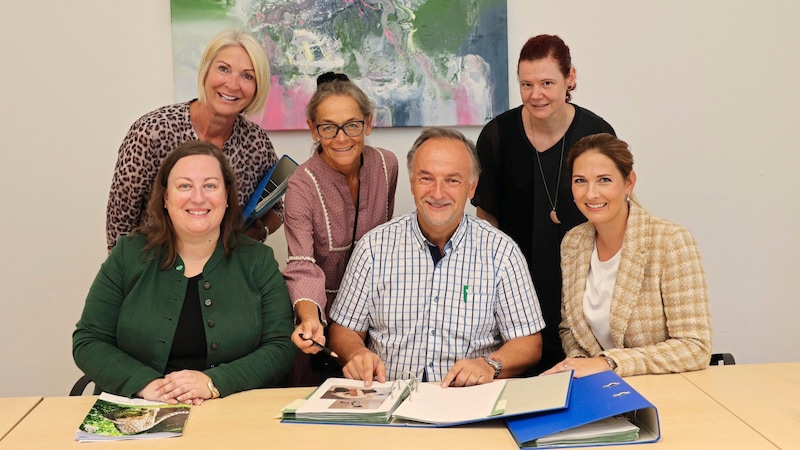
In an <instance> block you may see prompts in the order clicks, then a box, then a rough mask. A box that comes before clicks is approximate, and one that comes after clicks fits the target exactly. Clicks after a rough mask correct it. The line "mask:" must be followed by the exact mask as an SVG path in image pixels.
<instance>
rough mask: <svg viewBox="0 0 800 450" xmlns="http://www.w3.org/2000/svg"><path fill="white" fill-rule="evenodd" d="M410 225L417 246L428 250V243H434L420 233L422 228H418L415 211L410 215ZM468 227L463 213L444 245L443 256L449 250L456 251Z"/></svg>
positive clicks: (461, 243) (447, 253)
mask: <svg viewBox="0 0 800 450" xmlns="http://www.w3.org/2000/svg"><path fill="white" fill-rule="evenodd" d="M412 221H413V223H412V225H411V231H412V233H413V234H414V236H415V237H416V239H417V242H418V243H419V246H420V248H421V249H422V250H425V251H426V252H427V251H428V246H429V245H435V244H434V243H433V242H431V241H429V240H428V238H426V237H425V235H423V234H422V230H421V229H420V228H419V218H418V217H417V212H416V211H414V213H413V217H412ZM468 228H469V222H468V220H467V215H466V214H463V215H462V217H461V223H459V224H458V228H456V232H455V233H453V235H452V236H450V239H449V240H448V241H447V243H446V244H445V245H444V256H445V257H446V256H447V255H449V254H450V251H451V250H454V251H457V250H458V249H459V248H460V247H461V246H462V245H463V243H464V237H465V236H466V235H467V229H468Z"/></svg>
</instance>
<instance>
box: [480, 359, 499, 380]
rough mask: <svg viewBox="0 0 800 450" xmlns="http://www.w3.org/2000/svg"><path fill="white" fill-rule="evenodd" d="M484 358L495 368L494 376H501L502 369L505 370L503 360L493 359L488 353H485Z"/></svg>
mask: <svg viewBox="0 0 800 450" xmlns="http://www.w3.org/2000/svg"><path fill="white" fill-rule="evenodd" d="M482 358H483V360H484V361H486V364H489V365H490V366H492V368H493V369H494V377H495V378H497V377H499V376H500V371H501V370H503V361H500V360H499V359H492V358H490V357H488V356H487V355H483V356H482Z"/></svg>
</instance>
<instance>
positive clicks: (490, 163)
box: [472, 35, 614, 374]
mask: <svg viewBox="0 0 800 450" xmlns="http://www.w3.org/2000/svg"><path fill="white" fill-rule="evenodd" d="M517 77H518V79H519V90H520V96H521V97H522V105H521V106H519V107H517V108H514V109H511V110H509V111H506V112H505V113H503V114H501V115H499V116H497V117H496V118H494V119H493V120H492V121H491V122H489V123H488V124H486V126H485V127H484V128H483V130H482V131H481V134H480V136H479V137H478V141H477V143H476V145H477V148H478V155H479V157H480V161H481V167H482V172H481V176H480V180H479V182H478V188H477V191H476V193H475V197H474V198H473V200H472V203H473V204H474V205H475V206H476V207H477V215H478V217H481V218H483V219H486V220H488V221H489V222H491V223H492V224H493V225H494V226H496V227H498V228H500V229H501V230H503V231H504V232H506V233H507V234H508V235H509V236H511V237H512V238H513V239H514V240H515V241H516V242H517V244H518V245H519V246H520V248H521V249H522V252H523V254H524V255H525V258H526V259H527V261H528V267H529V269H530V272H531V277H532V278H533V283H534V286H535V287H536V294H537V296H538V298H539V302H540V304H541V307H542V313H543V314H544V319H545V323H546V327H545V329H544V331H543V333H542V337H543V345H544V347H543V351H542V359H541V361H540V362H539V363H538V364H537V365H536V366H535V367H533V368H532V369H531V372H530V373H531V374H538V373H541V372H542V371H544V370H546V369H548V368H550V367H552V366H553V364H555V363H557V362H558V361H561V360H562V359H564V352H563V350H562V348H561V341H560V340H559V337H558V324H559V323H560V322H561V270H560V256H559V246H560V243H561V239H562V238H563V237H564V234H566V232H567V231H569V230H570V229H571V228H572V227H574V226H575V225H578V224H579V223H583V222H585V221H586V218H585V217H583V215H582V214H581V213H580V211H578V209H577V207H576V206H575V203H574V202H573V198H572V192H571V190H570V179H569V173H568V172H567V167H566V164H564V161H565V160H566V157H567V153H569V149H570V148H571V147H572V145H573V144H574V143H575V142H577V141H578V140H579V139H580V138H582V137H584V136H587V135H590V134H595V133H601V132H605V133H611V134H614V129H613V128H612V127H611V125H609V124H608V123H607V122H606V121H605V120H603V119H602V118H601V117H599V116H597V115H596V114H594V113H593V112H591V111H589V110H587V109H584V108H581V107H580V106H578V105H575V104H573V103H570V100H571V99H572V95H571V91H573V90H575V87H576V78H575V68H574V67H573V66H572V58H571V56H570V53H569V47H567V45H566V44H565V43H564V41H562V40H561V38H559V37H558V36H550V35H539V36H535V37H533V38H531V39H529V40H528V42H526V43H525V45H524V46H523V47H522V50H521V51H520V56H519V62H518V64H517Z"/></svg>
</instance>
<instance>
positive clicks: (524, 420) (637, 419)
mask: <svg viewBox="0 0 800 450" xmlns="http://www.w3.org/2000/svg"><path fill="white" fill-rule="evenodd" d="M618 415H626V416H627V417H628V418H629V419H630V420H631V422H633V424H634V425H636V426H638V427H639V428H640V430H639V438H638V439H637V440H635V441H631V442H621V443H613V444H591V445H620V444H626V443H627V444H639V443H645V442H656V441H658V440H659V439H660V438H661V427H660V424H659V420H658V410H657V409H656V407H655V406H653V404H652V403H650V402H649V401H648V400H647V399H645V398H644V397H642V395H641V394H639V393H638V392H636V390H635V389H633V388H632V387H631V386H630V385H629V384H628V383H626V382H625V381H624V380H623V379H622V378H620V377H619V376H618V375H617V374H615V373H614V372H611V371H606V372H600V373H597V374H594V375H590V376H587V377H583V378H576V379H575V380H573V381H572V392H570V398H569V405H568V406H567V408H566V409H563V410H558V411H552V412H545V413H537V414H530V415H525V416H519V417H515V418H510V419H506V425H507V426H508V430H509V431H510V432H511V434H512V436H514V439H515V440H516V441H517V445H519V447H520V448H531V447H536V448H547V447H546V446H542V447H537V446H536V439H539V438H542V437H545V436H549V435H551V434H554V433H557V432H559V431H564V430H569V429H572V428H575V427H578V426H581V425H585V424H588V423H592V422H596V421H598V420H602V419H606V418H609V417H614V416H618ZM585 446H586V444H580V445H578V444H576V445H569V446H559V447H558V448H564V447H585Z"/></svg>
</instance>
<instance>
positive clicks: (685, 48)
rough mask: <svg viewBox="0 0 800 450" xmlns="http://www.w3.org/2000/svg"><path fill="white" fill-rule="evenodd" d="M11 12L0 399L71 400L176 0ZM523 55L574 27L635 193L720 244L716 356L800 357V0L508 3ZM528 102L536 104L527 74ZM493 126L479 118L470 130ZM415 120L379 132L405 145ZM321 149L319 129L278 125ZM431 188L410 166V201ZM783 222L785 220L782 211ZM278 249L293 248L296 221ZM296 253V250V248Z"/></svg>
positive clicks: (597, 102) (7, 21) (162, 94)
mask: <svg viewBox="0 0 800 450" xmlns="http://www.w3.org/2000/svg"><path fill="white" fill-rule="evenodd" d="M7 3H8V4H4V6H3V14H2V15H1V16H0V41H1V42H2V43H3V45H2V46H0V61H1V62H0V65H1V66H2V69H0V87H1V88H2V101H0V113H1V114H2V117H1V119H2V120H0V136H2V138H3V139H5V141H4V143H3V147H4V149H3V150H2V152H3V154H4V155H5V156H4V157H3V160H2V164H0V183H2V184H0V192H2V196H0V197H2V199H1V200H0V201H1V202H2V203H0V205H2V207H0V211H3V219H2V220H0V242H2V244H0V245H1V246H2V247H0V250H1V251H2V256H0V262H2V270H0V277H1V278H0V342H2V346H0V361H2V369H3V370H2V371H0V396H11V395H33V394H38V395H65V394H66V393H67V391H68V390H69V387H70V386H71V384H72V383H73V382H74V380H75V379H77V377H78V375H79V371H78V370H77V369H76V368H75V366H74V364H73V362H72V357H71V342H70V336H71V333H72V331H73V329H74V324H75V322H76V321H77V319H78V317H79V315H80V311H81V309H82V307H83V301H84V298H85V295H86V291H87V290H88V287H89V285H90V283H91V281H92V279H93V278H94V275H95V274H96V272H97V269H98V267H99V264H100V263H101V262H102V261H103V259H104V258H105V256H106V252H105V238H104V221H105V202H106V195H107V192H108V187H109V184H110V181H111V173H112V170H113V165H114V162H115V159H116V151H117V148H118V147H119V144H120V142H121V140H122V137H123V136H124V134H125V132H126V130H127V128H128V126H129V125H130V124H131V123H132V122H133V121H134V120H135V119H136V118H137V117H139V116H140V115H142V114H143V113H145V112H147V111H150V110H152V109H154V108H156V107H158V106H161V105H163V104H167V103H170V102H172V101H173V96H172V67H171V34H170V17H169V2H168V1H166V0H138V1H136V2H118V1H114V2H110V1H107V0H80V1H76V2H62V1H57V0H43V1H42V0H40V1H38V2H7ZM508 3H509V36H510V37H509V53H510V56H509V60H510V61H509V66H510V67H509V68H510V73H512V74H514V73H516V59H517V54H518V52H519V49H520V47H521V46H522V44H523V43H524V41H525V40H526V39H527V38H528V37H529V36H532V35H535V34H539V33H544V32H547V33H556V34H559V35H561V36H562V37H563V38H564V39H565V40H566V42H567V43H568V44H569V45H570V47H571V49H572V52H573V60H574V64H575V65H576V67H577V70H578V90H577V91H576V92H575V102H576V103H578V104H580V105H581V106H585V107H587V108H589V109H591V110H593V111H595V112H596V113H598V114H600V115H601V116H603V117H604V118H605V119H607V120H608V121H609V122H610V123H611V124H612V125H614V127H615V128H616V130H617V132H618V134H619V135H620V137H622V138H623V139H625V140H627V141H628V142H629V143H630V144H631V146H632V148H633V151H634V155H635V157H636V169H637V172H638V174H639V182H638V184H637V195H638V197H639V200H640V201H641V202H642V203H643V204H644V205H645V206H646V207H647V208H648V209H650V211H651V212H653V213H655V214H657V215H660V216H662V217H665V218H668V219H670V220H673V221H675V222H677V223H680V224H682V225H684V226H686V227H688V228H689V229H690V230H692V232H693V233H694V234H695V237H696V238H697V240H698V242H699V243H700V247H701V250H702V253H703V257H704V262H705V267H706V271H707V273H708V283H709V287H710V291H711V299H712V313H713V325H714V349H715V351H730V352H733V353H734V354H735V356H736V357H737V359H738V361H739V362H742V363H748V362H749V363H753V362H773V361H774V362H778V361H798V360H800V346H798V345H797V344H796V342H798V341H800V332H799V331H798V326H797V325H796V324H795V320H794V318H795V317H798V316H800V306H798V305H800V302H798V300H800V298H798V297H800V296H798V294H797V288H796V283H793V281H794V280H795V279H796V277H797V274H798V273H800V263H798V256H800V242H799V240H798V238H797V237H796V235H795V232H796V230H797V229H798V225H800V220H798V217H799V216H800V213H798V208H797V207H795V202H794V201H792V199H793V197H794V194H795V193H796V190H795V189H793V187H794V184H793V183H792V182H793V181H794V179H796V178H797V174H796V173H795V172H796V168H797V167H799V166H800V157H799V156H798V152H797V151H796V150H795V147H796V146H797V145H796V144H795V142H794V141H795V140H794V139H793V135H792V132H793V125H794V123H793V122H794V120H793V119H795V117H796V116H797V113H796V107H795V105H798V104H800V90H798V89H797V87H796V86H795V84H796V80H797V79H800V77H799V76H798V75H800V73H799V72H800V57H798V56H800V55H798V50H797V46H796V45H795V44H796V42H797V41H798V38H800V31H798V29H797V27H796V26H794V25H795V24H794V23H793V22H794V21H796V18H797V17H800V6H797V4H796V3H795V2H793V1H791V0H782V1H779V0H772V1H769V2H765V3H763V2H762V3H756V2H750V1H747V0H736V1H723V0H706V1H704V2H696V1H690V0H651V1H647V2H638V1H634V0H626V1H623V0H604V1H603V2H578V1H560V2H545V1H541V0H535V1H530V0H508ZM511 104H512V105H518V104H519V95H518V93H517V90H516V80H515V79H512V80H511ZM462 131H464V132H465V134H467V135H468V136H469V137H471V138H473V139H474V138H476V137H477V135H478V133H479V132H480V128H478V127H470V128H464V129H462ZM418 132H419V129H416V128H398V129H378V130H375V132H374V133H373V135H372V136H371V138H370V143H371V144H373V145H378V146H383V147H386V148H389V149H392V150H394V151H395V152H397V153H398V156H399V157H400V158H401V160H404V155H405V152H406V150H407V149H408V148H409V147H410V145H411V143H412V141H413V140H414V138H415V137H416V135H417V134H418ZM270 135H271V137H272V139H273V142H274V144H275V146H276V148H277V150H278V152H279V153H290V154H292V155H293V156H296V157H299V158H301V159H304V158H305V157H307V156H308V151H309V147H310V144H311V141H310V138H309V136H308V135H307V133H304V132H272V133H271V134H270ZM412 208H413V201H412V200H411V196H410V194H409V191H408V183H407V181H406V174H405V170H404V169H403V168H401V174H400V183H399V187H398V199H397V213H404V212H408V211H410V210H411V209H412ZM767 222H768V223H769V225H768V224H767ZM270 244H271V245H273V246H274V247H276V249H277V250H278V253H279V254H284V255H285V249H284V246H285V241H284V240H283V237H282V234H281V233H278V234H276V235H275V236H273V237H271V238H270ZM279 259H284V257H283V256H282V257H279Z"/></svg>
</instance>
